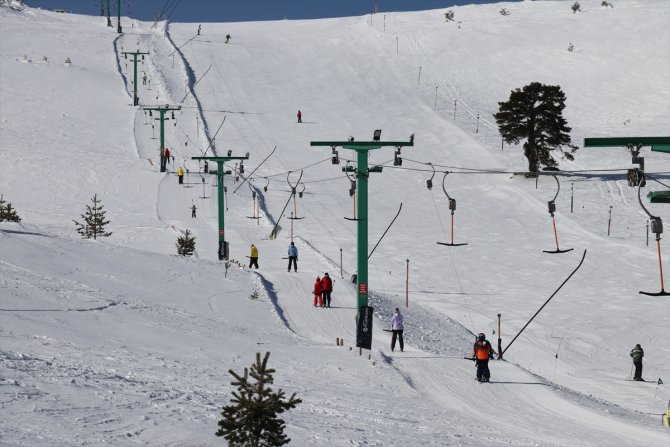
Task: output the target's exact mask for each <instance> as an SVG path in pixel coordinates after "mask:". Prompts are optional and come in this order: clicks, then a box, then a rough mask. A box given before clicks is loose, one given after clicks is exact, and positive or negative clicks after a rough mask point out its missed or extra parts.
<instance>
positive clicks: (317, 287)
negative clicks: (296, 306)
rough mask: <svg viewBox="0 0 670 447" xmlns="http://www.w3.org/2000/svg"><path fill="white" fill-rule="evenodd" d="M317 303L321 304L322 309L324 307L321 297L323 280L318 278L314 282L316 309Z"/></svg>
mask: <svg viewBox="0 0 670 447" xmlns="http://www.w3.org/2000/svg"><path fill="white" fill-rule="evenodd" d="M317 302H318V303H319V306H320V307H323V298H322V297H321V278H319V277H318V276H317V277H316V281H315V282H314V307H316V303H317Z"/></svg>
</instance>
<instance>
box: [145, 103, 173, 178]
mask: <svg viewBox="0 0 670 447" xmlns="http://www.w3.org/2000/svg"><path fill="white" fill-rule="evenodd" d="M142 109H143V110H149V111H154V112H158V113H159V117H158V118H156V121H160V122H161V147H160V148H159V151H160V160H161V172H165V160H163V151H164V150H165V120H166V119H169V118H165V113H166V112H170V111H175V110H181V106H171V105H169V104H165V105H164V106H144V107H142ZM172 117H173V118H174V115H173V116H172Z"/></svg>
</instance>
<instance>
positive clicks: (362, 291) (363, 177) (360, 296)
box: [356, 149, 368, 317]
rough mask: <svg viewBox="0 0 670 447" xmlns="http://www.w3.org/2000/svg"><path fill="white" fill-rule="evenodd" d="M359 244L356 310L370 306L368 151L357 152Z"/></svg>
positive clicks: (357, 245) (357, 246) (357, 247)
mask: <svg viewBox="0 0 670 447" xmlns="http://www.w3.org/2000/svg"><path fill="white" fill-rule="evenodd" d="M356 180H357V182H358V186H357V187H356V196H357V197H358V200H357V203H356V208H357V211H358V212H357V213H356V215H357V220H356V223H357V233H358V234H357V240H358V242H357V244H356V249H357V253H356V258H357V259H356V271H357V274H358V277H357V279H356V285H357V288H356V310H357V317H358V310H359V309H360V308H361V306H367V305H368V151H367V149H362V150H357V151H356Z"/></svg>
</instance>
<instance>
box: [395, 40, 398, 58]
mask: <svg viewBox="0 0 670 447" xmlns="http://www.w3.org/2000/svg"><path fill="white" fill-rule="evenodd" d="M395 54H398V36H396V37H395Z"/></svg>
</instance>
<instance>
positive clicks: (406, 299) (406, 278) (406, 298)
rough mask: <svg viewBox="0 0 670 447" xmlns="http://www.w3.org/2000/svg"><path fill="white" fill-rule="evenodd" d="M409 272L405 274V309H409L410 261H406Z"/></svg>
mask: <svg viewBox="0 0 670 447" xmlns="http://www.w3.org/2000/svg"><path fill="white" fill-rule="evenodd" d="M405 262H406V263H407V270H406V273H405V308H408V307H409V259H405Z"/></svg>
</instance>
